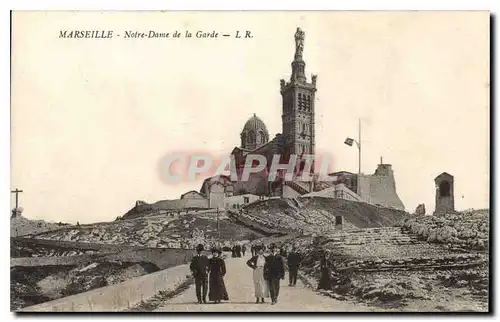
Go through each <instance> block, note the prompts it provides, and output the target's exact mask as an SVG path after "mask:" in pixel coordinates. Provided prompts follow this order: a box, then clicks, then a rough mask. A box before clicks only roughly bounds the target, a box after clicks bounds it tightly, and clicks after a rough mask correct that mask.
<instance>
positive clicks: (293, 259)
mask: <svg viewBox="0 0 500 322" xmlns="http://www.w3.org/2000/svg"><path fill="white" fill-rule="evenodd" d="M300 261H301V258H300V255H299V253H297V251H296V249H295V247H293V248H292V251H291V252H290V253H289V254H288V258H287V262H288V277H289V284H288V286H295V284H297V273H298V271H299V266H300Z"/></svg>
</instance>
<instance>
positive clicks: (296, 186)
mask: <svg viewBox="0 0 500 322" xmlns="http://www.w3.org/2000/svg"><path fill="white" fill-rule="evenodd" d="M285 185H287V186H289V187H290V188H292V189H293V190H295V191H297V192H298V193H300V194H301V195H305V194H306V193H309V185H308V183H307V182H300V181H285Z"/></svg>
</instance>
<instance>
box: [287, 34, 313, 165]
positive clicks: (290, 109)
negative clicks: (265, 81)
mask: <svg viewBox="0 0 500 322" xmlns="http://www.w3.org/2000/svg"><path fill="white" fill-rule="evenodd" d="M304 38H305V33H304V31H302V30H301V29H300V28H297V32H296V33H295V57H294V60H293V62H292V75H291V77H290V81H289V82H285V80H284V79H282V80H281V81H280V82H281V96H282V99H283V111H282V116H281V118H282V124H283V131H282V133H283V136H284V139H285V153H286V154H295V155H298V156H300V155H302V154H314V136H315V131H314V130H315V129H314V102H315V93H316V75H312V76H311V83H309V82H308V81H307V77H306V75H305V67H306V63H305V62H304V60H303V58H302V54H303V51H304Z"/></svg>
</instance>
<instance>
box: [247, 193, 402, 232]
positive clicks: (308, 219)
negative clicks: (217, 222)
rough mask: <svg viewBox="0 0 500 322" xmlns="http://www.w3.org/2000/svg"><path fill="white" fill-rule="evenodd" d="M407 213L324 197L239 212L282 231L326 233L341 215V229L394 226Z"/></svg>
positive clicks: (270, 203) (254, 205)
mask: <svg viewBox="0 0 500 322" xmlns="http://www.w3.org/2000/svg"><path fill="white" fill-rule="evenodd" d="M407 215H408V214H407V213H406V212H404V211H400V210H396V209H392V208H384V207H377V206H374V205H370V204H367V203H362V202H356V201H350V200H343V199H332V198H323V197H309V198H307V197H302V198H294V199H269V200H264V201H258V202H254V203H252V204H249V205H247V206H245V207H244V208H242V209H241V211H240V213H239V214H238V216H239V217H240V218H241V219H242V220H245V221H247V222H248V221H252V222H255V223H258V224H259V225H260V226H262V227H267V228H269V229H274V230H275V231H281V232H287V233H291V232H303V233H316V234H321V233H328V232H330V231H332V230H334V229H335V217H336V216H343V218H344V226H343V229H344V230H350V229H357V228H370V227H387V226H395V225H396V224H397V223H398V221H400V220H402V219H403V218H404V217H406V216H407Z"/></svg>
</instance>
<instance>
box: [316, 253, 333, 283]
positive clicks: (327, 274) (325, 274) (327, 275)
mask: <svg viewBox="0 0 500 322" xmlns="http://www.w3.org/2000/svg"><path fill="white" fill-rule="evenodd" d="M320 270H321V277H320V279H319V283H318V290H330V289H331V288H332V277H331V271H330V267H328V260H327V259H326V254H325V253H324V252H323V253H322V254H321V262H320Z"/></svg>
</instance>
